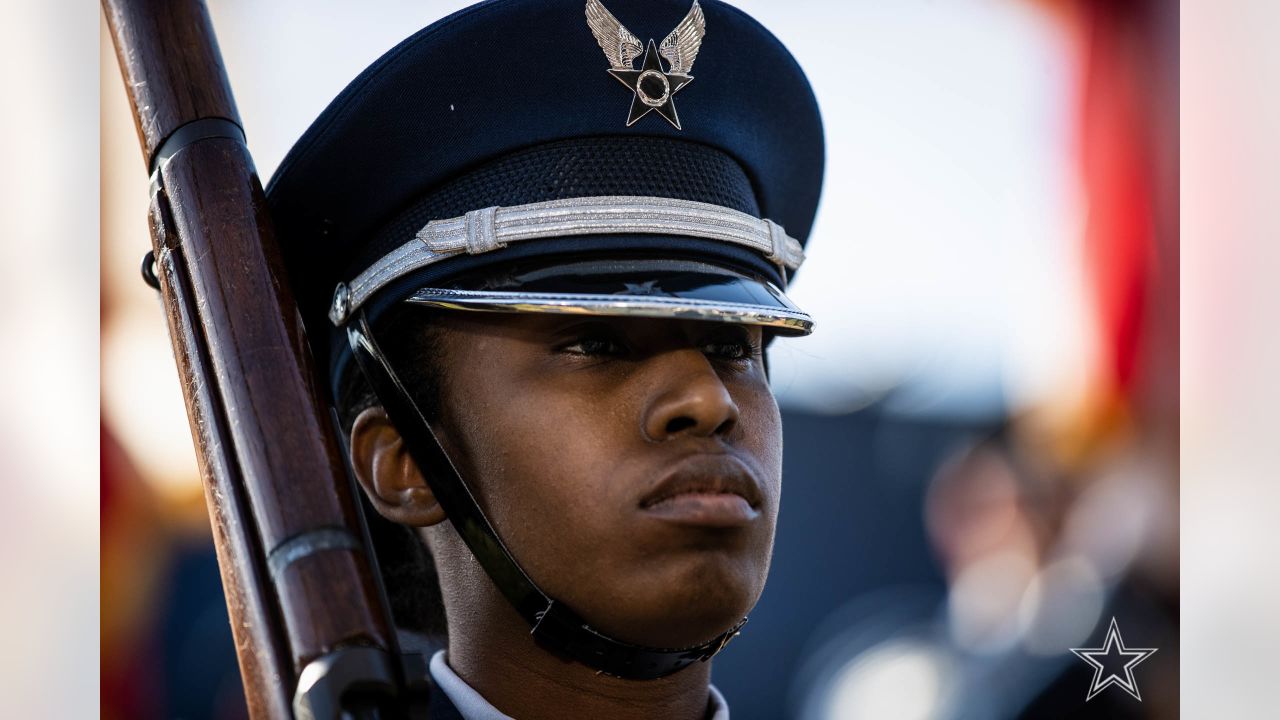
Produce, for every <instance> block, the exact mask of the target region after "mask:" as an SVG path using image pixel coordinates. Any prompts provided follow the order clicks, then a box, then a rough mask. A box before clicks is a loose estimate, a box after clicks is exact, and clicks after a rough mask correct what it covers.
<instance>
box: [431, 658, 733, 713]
mask: <svg viewBox="0 0 1280 720" xmlns="http://www.w3.org/2000/svg"><path fill="white" fill-rule="evenodd" d="M444 654H445V651H444V650H438V651H436V654H434V655H432V656H431V666H430V668H431V679H432V680H434V681H435V683H436V687H438V688H439V689H440V690H441V691H443V692H444V694H445V695H447V696H448V698H449V700H450V701H451V702H452V703H453V706H454V707H456V708H458V713H459V714H461V715H462V717H463V718H465V719H466V720H513V719H512V717H511V716H510V715H504V714H503V713H501V712H499V711H498V709H497V708H495V707H494V706H492V705H490V704H489V701H488V700H485V699H484V697H483V696H481V695H480V693H478V692H476V691H475V689H473V688H472V687H471V686H470V685H468V684H467V683H466V682H465V681H463V679H462V678H460V677H458V674H457V673H455V672H454V671H453V668H451V667H449V663H448V662H446V661H445V657H444ZM707 689H708V690H709V691H710V692H711V698H710V703H711V711H712V712H711V720H729V705H728V703H726V702H725V701H724V696H723V695H721V694H720V691H719V690H717V689H716V686H715V685H709V686H707Z"/></svg>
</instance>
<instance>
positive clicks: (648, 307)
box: [405, 258, 813, 335]
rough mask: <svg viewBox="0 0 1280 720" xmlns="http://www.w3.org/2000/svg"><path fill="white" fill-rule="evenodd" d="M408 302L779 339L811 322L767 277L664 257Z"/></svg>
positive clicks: (584, 265) (437, 291)
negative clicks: (748, 332)
mask: <svg viewBox="0 0 1280 720" xmlns="http://www.w3.org/2000/svg"><path fill="white" fill-rule="evenodd" d="M451 284H454V283H451ZM405 302H407V303H410V304H414V305H427V306H432V307H440V308H448V309H452V310H472V311H481V312H535V313H561V314H575V315H596V316H607V317H648V318H672V319H681V320H710V321H716V322H729V323H737V324H743V325H761V326H764V327H768V328H772V329H774V330H775V331H776V332H777V333H778V334H781V335H808V334H809V333H810V332H812V331H813V319H812V318H810V317H809V316H808V315H807V314H806V313H804V312H803V311H801V310H800V309H799V308H797V307H796V306H795V305H793V304H792V303H791V301H790V300H788V299H787V296H786V295H785V294H783V292H782V291H781V290H780V289H778V287H777V286H776V285H774V284H773V283H771V282H769V281H768V280H766V279H764V278H760V277H757V276H754V275H749V274H746V273H742V272H738V271H735V270H730V269H727V268H724V267H721V266H718V265H712V264H709V263H703V262H696V261H688V260H675V259H665V258H664V259H616V258H611V259H607V260H602V259H596V260H580V261H573V262H561V263H557V264H554V265H547V266H544V267H532V268H521V267H517V268H514V269H512V270H511V271H509V272H506V273H503V274H501V275H497V276H493V275H491V276H487V277H484V278H472V279H469V280H466V279H464V280H461V281H459V282H457V283H456V286H454V287H447V288H445V287H424V288H421V289H419V290H418V291H417V292H415V293H414V294H413V295H412V296H410V297H409V298H407V299H406V300H405Z"/></svg>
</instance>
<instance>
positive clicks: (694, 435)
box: [268, 0, 823, 719]
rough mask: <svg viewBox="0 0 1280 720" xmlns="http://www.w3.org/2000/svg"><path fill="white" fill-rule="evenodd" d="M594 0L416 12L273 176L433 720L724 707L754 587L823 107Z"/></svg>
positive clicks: (654, 17)
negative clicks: (408, 535) (427, 617)
mask: <svg viewBox="0 0 1280 720" xmlns="http://www.w3.org/2000/svg"><path fill="white" fill-rule="evenodd" d="M608 5H609V7H608V8H606V7H605V6H604V5H603V4H601V2H600V1H599V0H588V1H587V2H586V3H585V4H584V3H583V2H582V0H564V1H561V0H555V1H549V0H500V1H498V2H491V3H484V4H481V5H478V6H475V7H472V8H469V9H467V10H464V11H462V12H459V13H457V14H455V15H452V16H450V17H448V18H446V19H444V20H441V21H440V22H437V23H435V24H433V25H431V26H430V27H428V28H426V29H424V30H422V31H421V32H419V33H417V34H416V35H414V36H413V37H411V38H409V39H408V40H406V41H405V42H403V43H401V44H400V45H399V46H398V47H396V48H395V49H393V50H391V51H390V52H389V53H387V54H386V55H385V56H383V57H382V58H381V59H379V60H378V61H377V62H375V63H374V64H373V65H372V66H371V67H370V68H369V69H367V70H366V71H365V72H364V73H363V74H362V75H361V76H360V77H359V78H357V79H356V80H355V81H353V82H352V83H351V85H350V86H349V87H348V88H347V89H346V90H345V91H344V92H343V93H342V94H341V95H340V96H339V97H338V98H337V99H336V100H335V101H334V102H333V103H332V104H331V105H330V107H329V108H328V109H327V110H326V111H325V112H324V113H323V114H322V115H321V117H320V118H319V119H318V120H317V121H316V122H315V124H314V125H313V126H312V127H311V128H310V129H309V130H308V131H307V133H306V134H305V135H304V137H303V138H302V139H301V140H300V141H299V142H298V144H297V146H296V147H295V148H294V149H293V150H292V151H291V152H290V154H289V156H288V157H287V158H286V159H285V161H284V163H283V164H282V165H281V168H280V170H279V172H278V173H277V174H276V176H275V177H274V178H273V180H272V182H271V184H270V186H269V188H268V198H269V203H270V207H271V211H272V213H273V216H274V217H275V220H276V223H277V226H278V230H279V234H280V237H281V240H282V242H283V244H284V247H285V252H286V255H287V258H288V264H289V267H290V274H291V281H292V283H293V284H294V286H295V291H296V293H297V295H298V297H299V300H300V303H301V304H302V307H303V310H304V314H306V318H305V320H306V322H307V327H308V329H309V331H310V336H311V342H312V344H313V346H315V351H316V353H317V355H318V356H319V358H320V359H321V361H322V363H327V365H328V367H329V368H330V372H331V381H332V390H333V393H334V396H335V402H336V405H337V407H338V411H339V415H340V416H341V418H342V425H343V432H344V436H345V438H346V440H347V441H348V443H349V449H350V458H351V462H352V467H353V471H354V475H355V477H356V479H357V481H358V482H359V484H360V486H361V488H362V489H363V491H364V494H365V495H366V497H367V498H368V501H369V504H370V505H371V506H372V508H373V509H374V510H375V511H376V512H377V513H378V515H380V516H381V517H382V518H385V519H386V520H389V521H391V522H393V523H397V524H399V525H402V526H406V527H409V528H412V529H413V530H414V533H415V541H416V542H420V543H423V544H424V545H425V546H426V547H427V548H429V550H430V556H431V560H429V561H428V562H434V566H435V570H436V572H437V574H438V577H439V584H440V592H441V595H442V598H443V606H444V611H445V617H446V619H447V650H443V651H441V652H439V653H437V654H436V655H435V656H434V657H433V658H432V660H431V664H430V672H431V675H432V678H433V680H434V682H435V684H436V686H437V692H435V694H434V696H433V701H432V712H433V717H465V718H502V717H509V716H511V717H520V718H565V717H610V718H652V717H664V718H690V719H692V718H706V717H714V718H725V717H727V716H728V709H727V706H726V703H725V701H724V699H723V698H722V697H721V696H720V695H719V693H717V692H716V691H715V689H714V688H713V687H711V686H710V663H709V662H706V661H707V660H709V659H710V658H711V657H712V656H713V655H715V654H716V653H717V652H718V651H719V650H720V649H721V648H723V647H724V645H725V643H727V642H728V641H729V639H731V638H732V637H733V636H734V635H735V634H737V633H738V631H739V630H740V628H741V627H742V624H743V622H745V616H746V614H747V613H748V612H749V610H750V609H751V608H752V606H753V605H754V604H755V602H756V600H757V599H758V597H759V595H760V593H761V591H762V589H763V586H764V581H765V576H766V574H767V571H768V566H769V559H770V555H771V552H772V545H773V532H774V525H775V520H776V516H777V512H778V504H779V495H780V487H781V460H782V447H781V437H782V436H781V427H780V420H779V413H778V409H777V405H776V403H775V402H774V399H773V396H772V394H771V392H770V389H769V386H768V379H767V374H766V367H765V363H764V356H763V349H764V347H765V346H766V345H767V343H768V342H769V341H770V340H771V339H772V338H773V337H774V336H777V335H792V336H794V335H804V334H807V333H808V332H810V330H811V327H812V321H811V320H810V318H809V317H808V316H807V315H806V314H804V313H803V312H802V311H800V310H799V309H797V308H796V307H794V306H793V305H792V304H791V303H790V301H789V300H787V298H786V296H785V295H784V292H783V290H784V289H785V287H786V283H787V280H788V277H789V276H790V275H791V274H792V273H793V272H794V271H795V269H796V268H797V267H798V266H799V264H800V262H801V260H802V259H803V251H802V245H803V242H804V241H805V239H806V238H807V235H808V232H809V229H810V226H811V224H812V221H813V216H814V212H815V209H816V206H817V200H818V193H819V187H820V184H821V177H822V158H823V151H822V129H821V121H820V119H819V115H818V110H817V105H816V102H815V100H814V97H813V94H812V92H811V90H810V89H809V86H808V83H807V82H806V80H805V78H804V75H803V73H802V72H801V70H800V69H799V67H798V66H797V64H796V63H795V61H794V59H793V58H792V57H791V56H790V55H789V54H788V53H787V51H786V49H785V48H783V47H782V45H781V44H780V43H779V42H778V41H777V40H776V39H775V38H774V37H773V36H772V35H770V34H769V33H768V31H766V30H765V29H764V28H762V27H761V26H760V25H759V24H757V23H756V22H755V21H753V20H752V19H750V18H749V17H747V16H746V15H744V14H743V13H741V12H740V11H737V10H735V9H733V8H731V7H728V6H726V5H724V4H722V3H719V2H716V1H715V0H705V2H703V3H701V4H700V3H699V2H693V3H692V6H690V5H689V4H688V3H687V0H610V1H609V3H608ZM673 28H674V29H673ZM650 38H652V39H650ZM602 51H603V52H602ZM695 67H696V70H695ZM695 77H696V79H697V82H693V80H694V78H695ZM677 106H678V112H677ZM446 520H448V521H449V522H445V521H446ZM384 570H385V568H384ZM393 604H395V598H393ZM404 607H405V606H404V605H403V604H401V605H397V608H398V609H399V610H400V612H398V613H397V622H398V623H400V624H405V625H413V624H415V623H418V622H419V621H420V620H421V618H409V617H405V616H404V614H405V611H404V610H403V608H404Z"/></svg>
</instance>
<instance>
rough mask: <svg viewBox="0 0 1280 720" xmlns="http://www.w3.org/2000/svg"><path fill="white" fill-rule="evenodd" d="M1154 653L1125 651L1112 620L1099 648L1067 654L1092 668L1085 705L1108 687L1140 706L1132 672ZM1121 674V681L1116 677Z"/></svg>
mask: <svg viewBox="0 0 1280 720" xmlns="http://www.w3.org/2000/svg"><path fill="white" fill-rule="evenodd" d="M1158 649H1159V648H1127V647H1125V646H1124V639H1123V638H1121V637H1120V628H1119V627H1118V626H1117V625H1116V619H1115V618H1114V617H1113V618H1111V626H1110V627H1109V628H1108V629H1107V637H1106V639H1105V640H1103V641H1102V647H1098V648H1071V652H1073V653H1075V654H1076V657H1079V658H1080V659H1081V660H1084V661H1085V662H1087V663H1089V664H1090V665H1092V666H1093V683H1092V684H1090V686H1089V695H1088V697H1086V698H1085V702H1088V701H1090V700H1092V699H1093V696H1094V695H1097V694H1098V693H1100V692H1102V691H1103V690H1105V689H1106V688H1107V687H1109V686H1111V685H1115V686H1116V687H1119V688H1120V689H1121V690H1124V691H1125V692H1127V693H1129V694H1130V695H1132V696H1133V697H1134V699H1136V700H1138V701H1139V702H1141V701H1142V694H1141V693H1139V692H1138V684H1137V683H1136V682H1134V680H1133V669H1134V668H1135V667H1137V666H1138V664H1139V663H1141V662H1142V661H1143V660H1146V659H1147V658H1149V657H1151V656H1152V655H1154V654H1155V652H1156V650H1158ZM1108 668H1110V670H1108ZM1121 673H1123V674H1124V677H1121V676H1120V675H1121ZM1104 675H1105V677H1104Z"/></svg>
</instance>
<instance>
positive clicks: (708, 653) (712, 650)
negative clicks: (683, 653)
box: [698, 618, 747, 662]
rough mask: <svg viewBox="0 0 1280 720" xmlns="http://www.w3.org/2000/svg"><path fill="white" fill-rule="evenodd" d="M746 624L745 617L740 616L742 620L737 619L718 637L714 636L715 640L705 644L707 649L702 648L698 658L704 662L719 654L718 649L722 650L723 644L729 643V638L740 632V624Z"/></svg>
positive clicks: (736, 635)
mask: <svg viewBox="0 0 1280 720" xmlns="http://www.w3.org/2000/svg"><path fill="white" fill-rule="evenodd" d="M746 624H747V619H746V618H742V620H741V621H739V622H738V624H737V625H734V626H733V627H731V628H729V629H728V630H726V631H724V634H722V635H721V636H720V637H718V638H716V639H715V640H712V641H711V642H710V643H708V644H707V649H706V650H704V651H703V653H702V654H701V655H699V656H698V659H699V660H701V661H702V662H706V661H708V660H710V659H711V658H713V657H715V656H716V655H719V654H720V651H721V650H723V649H724V648H725V646H726V645H728V644H729V641H730V640H732V639H734V638H736V637H738V636H739V635H741V634H742V626H743V625H746Z"/></svg>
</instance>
